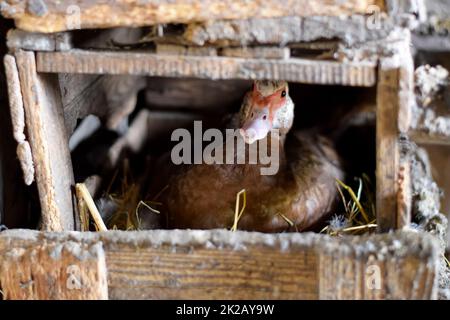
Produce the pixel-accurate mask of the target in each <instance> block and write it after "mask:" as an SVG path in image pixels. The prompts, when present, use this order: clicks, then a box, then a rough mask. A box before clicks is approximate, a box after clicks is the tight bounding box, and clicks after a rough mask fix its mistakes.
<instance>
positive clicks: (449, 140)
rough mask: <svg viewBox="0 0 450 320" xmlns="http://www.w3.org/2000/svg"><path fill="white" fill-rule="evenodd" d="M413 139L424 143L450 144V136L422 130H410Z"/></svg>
mask: <svg viewBox="0 0 450 320" xmlns="http://www.w3.org/2000/svg"><path fill="white" fill-rule="evenodd" d="M409 135H410V137H411V140H413V141H415V142H417V143H419V144H424V145H427V144H429V145H442V146H450V136H446V135H439V134H430V133H428V132H424V131H420V130H412V131H410V132H409Z"/></svg>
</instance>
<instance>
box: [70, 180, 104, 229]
mask: <svg viewBox="0 0 450 320" xmlns="http://www.w3.org/2000/svg"><path fill="white" fill-rule="evenodd" d="M75 189H76V194H77V195H80V198H79V199H82V200H83V201H84V203H85V204H86V206H87V208H88V209H89V212H90V214H91V216H92V219H93V220H94V223H95V226H96V227H97V229H98V230H99V231H107V230H108V229H107V228H106V225H105V223H104V222H103V219H102V217H101V216H100V212H98V209H97V206H96V205H95V203H94V200H93V199H92V196H91V194H90V193H89V190H88V189H87V188H86V185H85V184H84V183H77V184H76V185H75Z"/></svg>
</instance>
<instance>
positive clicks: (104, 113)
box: [58, 73, 145, 134]
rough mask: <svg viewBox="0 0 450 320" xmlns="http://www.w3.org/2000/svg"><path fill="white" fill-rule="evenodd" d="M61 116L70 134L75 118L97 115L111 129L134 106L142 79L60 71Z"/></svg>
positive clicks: (142, 85) (141, 86)
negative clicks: (62, 113)
mask: <svg viewBox="0 0 450 320" xmlns="http://www.w3.org/2000/svg"><path fill="white" fill-rule="evenodd" d="M58 79H59V87H60V89H61V97H62V105H63V109H64V119H65V124H66V127H67V132H68V134H71V133H72V132H73V130H74V128H75V126H76V124H77V120H78V119H82V118H84V117H86V116H87V115H89V114H94V115H96V116H98V117H99V118H100V119H101V120H102V121H103V123H104V124H105V125H106V126H107V127H108V128H109V129H111V130H113V129H116V128H117V127H118V126H119V124H120V122H121V121H122V120H123V119H124V118H125V117H126V116H127V115H128V114H129V113H131V112H132V111H133V110H134V108H135V106H136V99H137V93H138V91H139V90H140V89H142V88H143V87H144V85H145V80H144V79H143V78H141V77H135V76H108V75H84V74H68V73H61V74H59V75H58Z"/></svg>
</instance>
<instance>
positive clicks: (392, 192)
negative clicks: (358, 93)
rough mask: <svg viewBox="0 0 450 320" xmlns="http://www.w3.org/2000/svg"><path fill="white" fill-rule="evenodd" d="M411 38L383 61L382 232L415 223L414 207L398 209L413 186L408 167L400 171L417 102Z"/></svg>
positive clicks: (379, 218)
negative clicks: (404, 135)
mask: <svg viewBox="0 0 450 320" xmlns="http://www.w3.org/2000/svg"><path fill="white" fill-rule="evenodd" d="M409 39H410V38H409V33H408V34H406V38H405V39H403V40H399V41H398V42H397V43H396V44H395V47H394V49H395V50H396V53H395V54H394V55H393V56H392V57H382V58H381V59H380V67H379V73H378V74H379V76H378V86H377V129H376V130H377V141H376V147H377V161H376V163H377V167H376V179H377V186H376V189H377V190H376V198H377V199H376V208H377V224H378V231H380V232H387V231H389V230H393V229H401V228H403V227H404V226H407V225H409V223H410V222H411V210H410V206H407V207H406V208H405V207H404V206H403V207H400V206H398V199H410V197H411V195H410V193H411V192H412V191H411V188H410V187H409V188H405V187H404V186H405V181H409V177H405V175H409V172H408V170H407V169H405V168H406V167H405V166H403V168H404V169H403V170H402V172H401V171H400V164H401V163H403V160H402V159H401V155H400V149H399V141H398V140H399V137H400V134H401V133H407V132H408V130H409V128H410V123H411V106H412V103H413V102H412V99H414V93H413V92H414V91H413V90H414V82H413V74H414V64H413V60H412V55H411V51H410V45H409ZM399 192H400V193H402V194H399ZM408 193H409V194H408Z"/></svg>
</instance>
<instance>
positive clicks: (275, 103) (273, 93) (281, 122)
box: [239, 80, 294, 144]
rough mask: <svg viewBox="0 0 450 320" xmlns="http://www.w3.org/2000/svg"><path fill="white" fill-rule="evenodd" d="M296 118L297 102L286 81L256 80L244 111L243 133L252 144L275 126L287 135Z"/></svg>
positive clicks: (242, 118) (242, 114)
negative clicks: (292, 96)
mask: <svg viewBox="0 0 450 320" xmlns="http://www.w3.org/2000/svg"><path fill="white" fill-rule="evenodd" d="M293 121H294V103H293V102H292V100H291V98H290V97H289V88H288V84H287V82H286V81H267V80H263V81H255V82H254V84H253V89H252V91H251V92H249V93H248V94H247V96H246V101H245V102H244V103H243V105H242V108H241V111H240V125H241V128H240V130H239V132H240V134H241V135H242V137H243V138H244V141H245V142H246V143H248V144H252V143H253V142H255V141H257V140H261V139H264V138H265V137H266V136H267V134H268V133H269V132H270V131H271V130H272V129H278V130H279V132H280V134H281V135H285V134H286V133H287V132H288V131H289V130H290V128H291V127H292V123H293Z"/></svg>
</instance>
